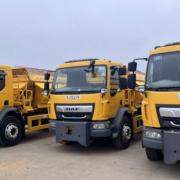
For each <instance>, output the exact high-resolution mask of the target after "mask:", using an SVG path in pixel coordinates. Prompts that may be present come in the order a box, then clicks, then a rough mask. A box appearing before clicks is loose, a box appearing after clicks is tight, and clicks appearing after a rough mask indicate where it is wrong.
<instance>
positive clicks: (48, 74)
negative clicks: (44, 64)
mask: <svg viewBox="0 0 180 180" xmlns="http://www.w3.org/2000/svg"><path fill="white" fill-rule="evenodd" d="M50 76H51V74H50V73H49V72H47V73H45V74H44V80H45V81H49V79H50Z"/></svg>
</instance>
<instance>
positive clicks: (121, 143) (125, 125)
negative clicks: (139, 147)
mask: <svg viewBox="0 0 180 180" xmlns="http://www.w3.org/2000/svg"><path fill="white" fill-rule="evenodd" d="M132 136H133V130H132V126H131V122H130V120H129V118H128V117H126V116H124V117H123V120H122V122H121V126H120V131H119V134H118V137H117V138H115V139H113V145H114V147H115V148H117V149H126V148H128V147H129V144H130V142H131V140H132Z"/></svg>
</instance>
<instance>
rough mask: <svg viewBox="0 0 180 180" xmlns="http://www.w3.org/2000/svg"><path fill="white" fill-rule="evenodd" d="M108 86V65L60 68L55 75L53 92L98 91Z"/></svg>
mask: <svg viewBox="0 0 180 180" xmlns="http://www.w3.org/2000/svg"><path fill="white" fill-rule="evenodd" d="M103 88H106V66H102V65H101V66H99V65H96V66H94V72H92V69H91V68H88V66H83V67H72V68H63V69H58V70H57V71H56V73H55V76H54V81H53V86H52V92H54V93H66V92H69V93H76V92H83V91H84V92H97V91H100V90H101V89H103Z"/></svg>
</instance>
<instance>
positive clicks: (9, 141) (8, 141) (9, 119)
mask: <svg viewBox="0 0 180 180" xmlns="http://www.w3.org/2000/svg"><path fill="white" fill-rule="evenodd" d="M22 136H23V128H22V125H21V122H20V121H19V120H18V119H17V118H16V117H15V116H6V117H5V118H4V119H3V120H2V121H1V123H0V143H1V146H14V145H16V144H18V143H19V142H20V141H21V139H22Z"/></svg>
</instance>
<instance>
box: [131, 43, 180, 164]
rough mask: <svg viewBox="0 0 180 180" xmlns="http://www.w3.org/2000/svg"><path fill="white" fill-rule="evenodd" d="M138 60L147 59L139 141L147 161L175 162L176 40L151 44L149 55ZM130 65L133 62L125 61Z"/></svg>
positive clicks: (178, 155)
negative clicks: (158, 44)
mask: <svg viewBox="0 0 180 180" xmlns="http://www.w3.org/2000/svg"><path fill="white" fill-rule="evenodd" d="M142 59H145V60H147V61H148V65H147V72H146V81H145V91H144V95H143V101H142V117H143V123H144V128H143V138H142V144H143V147H145V149H146V155H147V158H148V159H149V160H152V161H157V160H164V162H165V163H166V164H172V163H176V162H177V161H179V160H180V43H171V44H167V45H164V46H158V47H155V48H154V49H153V50H152V51H150V56H149V58H147V59H146V58H142ZM137 60H138V59H137ZM133 66H136V62H131V63H129V67H133ZM134 70H135V69H134Z"/></svg>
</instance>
